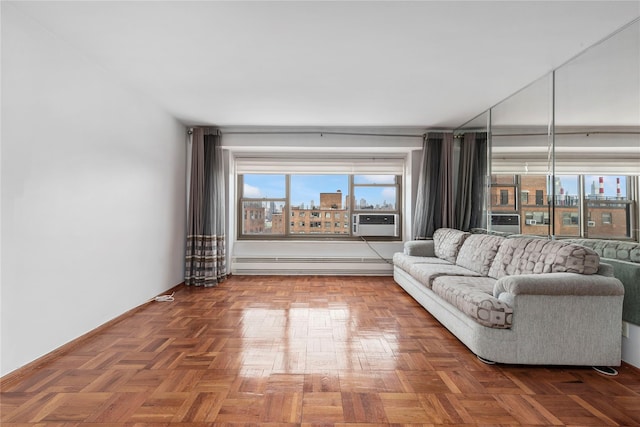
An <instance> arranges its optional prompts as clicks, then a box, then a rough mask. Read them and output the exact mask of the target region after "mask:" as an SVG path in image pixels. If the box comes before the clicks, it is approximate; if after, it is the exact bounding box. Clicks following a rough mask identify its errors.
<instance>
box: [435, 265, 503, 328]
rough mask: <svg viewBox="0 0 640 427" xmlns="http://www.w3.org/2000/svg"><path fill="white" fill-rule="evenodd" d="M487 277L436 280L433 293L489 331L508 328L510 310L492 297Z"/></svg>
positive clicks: (493, 282) (490, 279)
mask: <svg viewBox="0 0 640 427" xmlns="http://www.w3.org/2000/svg"><path fill="white" fill-rule="evenodd" d="M495 282H496V280H495V279H492V278H490V277H453V276H443V277H438V278H436V279H435V280H434V281H433V286H432V290H433V292H434V293H435V294H437V295H439V296H440V297H441V298H443V299H444V300H445V301H447V302H448V303H450V304H451V305H453V306H454V307H456V308H457V309H458V310H460V311H462V312H463V313H464V314H466V315H467V316H469V317H470V318H472V319H473V320H475V321H476V322H478V323H480V324H481V325H484V326H488V327H490V328H510V327H511V325H512V321H513V308H512V307H510V306H509V305H508V304H506V303H505V302H503V301H500V300H499V299H497V298H495V297H494V296H493V286H494V284H495Z"/></svg>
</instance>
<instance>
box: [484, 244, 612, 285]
mask: <svg viewBox="0 0 640 427" xmlns="http://www.w3.org/2000/svg"><path fill="white" fill-rule="evenodd" d="M599 264H600V257H599V256H598V254H597V253H595V252H594V251H593V250H592V249H589V248H585V247H584V246H580V245H575V244H572V243H567V242H562V241H558V240H542V239H531V238H527V237H520V238H515V239H506V240H504V241H503V242H502V244H501V245H500V249H498V253H497V254H496V257H495V259H494V260H493V264H491V268H490V269H489V277H493V278H495V279H499V278H501V277H504V276H512V275H515V274H541V273H563V272H567V273H579V274H595V273H597V272H598V267H599Z"/></svg>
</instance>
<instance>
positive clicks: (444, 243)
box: [433, 228, 471, 263]
mask: <svg viewBox="0 0 640 427" xmlns="http://www.w3.org/2000/svg"><path fill="white" fill-rule="evenodd" d="M470 235H471V233H466V232H464V231H460V230H454V229H452V228H439V229H437V230H436V231H435V232H434V233H433V243H434V251H435V253H436V256H437V257H438V258H442V259H444V260H447V261H449V262H451V263H455V262H456V258H457V257H458V251H459V250H460V247H461V246H462V244H463V243H464V241H465V240H466V238H467V237H469V236H470Z"/></svg>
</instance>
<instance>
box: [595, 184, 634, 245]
mask: <svg viewBox="0 0 640 427" xmlns="http://www.w3.org/2000/svg"><path fill="white" fill-rule="evenodd" d="M584 185H585V187H586V188H585V194H586V199H587V203H586V206H587V212H588V214H589V218H590V221H589V223H588V224H587V232H588V237H591V238H598V237H599V238H607V239H624V238H629V237H631V227H630V224H631V217H632V216H633V204H632V202H631V200H630V199H629V197H627V194H628V193H627V177H626V176H596V175H585V177H584Z"/></svg>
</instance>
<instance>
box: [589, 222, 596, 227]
mask: <svg viewBox="0 0 640 427" xmlns="http://www.w3.org/2000/svg"><path fill="white" fill-rule="evenodd" d="M587 225H588V226H589V227H595V226H596V222H595V221H587Z"/></svg>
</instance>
